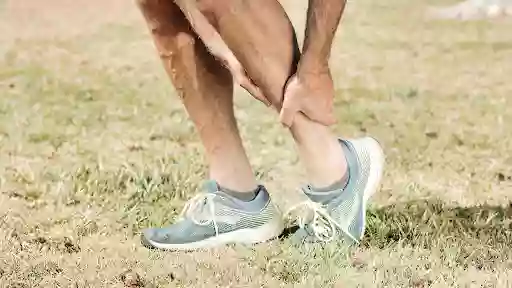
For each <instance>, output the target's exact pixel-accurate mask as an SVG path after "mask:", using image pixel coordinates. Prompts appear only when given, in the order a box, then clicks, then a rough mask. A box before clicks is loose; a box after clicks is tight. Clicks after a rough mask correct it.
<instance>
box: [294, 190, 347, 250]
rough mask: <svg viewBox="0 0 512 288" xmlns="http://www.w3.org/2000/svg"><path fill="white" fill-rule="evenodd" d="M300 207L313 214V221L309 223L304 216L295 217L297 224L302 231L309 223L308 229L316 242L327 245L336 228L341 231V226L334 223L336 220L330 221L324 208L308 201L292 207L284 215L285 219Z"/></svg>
mask: <svg viewBox="0 0 512 288" xmlns="http://www.w3.org/2000/svg"><path fill="white" fill-rule="evenodd" d="M302 207H304V208H306V210H308V211H312V212H313V220H312V221H311V222H310V221H309V219H310V217H307V216H304V215H303V216H299V215H297V216H296V221H297V224H298V225H299V227H300V228H301V229H304V228H305V227H306V224H307V223H308V222H310V223H311V226H310V227H311V229H312V230H313V233H314V236H315V237H316V238H317V239H318V240H320V241H322V242H325V243H328V242H330V241H332V240H333V239H334V237H335V236H336V228H340V229H342V228H341V225H340V224H339V223H338V222H336V220H334V219H332V217H331V216H329V213H328V212H327V211H326V210H325V208H324V207H322V205H320V204H318V203H315V202H312V201H309V200H308V201H304V202H301V203H299V204H297V205H294V206H292V207H291V208H290V209H288V211H287V212H286V213H285V215H286V216H285V217H288V216H290V215H291V214H292V213H293V212H294V211H295V210H298V209H299V208H302Z"/></svg>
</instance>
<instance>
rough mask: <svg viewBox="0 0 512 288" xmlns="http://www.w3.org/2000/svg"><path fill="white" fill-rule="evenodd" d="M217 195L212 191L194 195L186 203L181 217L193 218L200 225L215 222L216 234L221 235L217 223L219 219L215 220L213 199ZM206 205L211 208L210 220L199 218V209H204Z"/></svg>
mask: <svg viewBox="0 0 512 288" xmlns="http://www.w3.org/2000/svg"><path fill="white" fill-rule="evenodd" d="M216 196H217V195H215V194H212V193H201V194H198V195H196V196H194V197H192V198H191V199H190V200H188V201H187V203H186V204H185V207H183V210H182V211H181V213H180V218H187V219H190V220H192V222H194V224H196V225H199V226H208V225H210V224H211V223H213V227H214V229H215V235H219V226H218V225H217V221H216V220H215V202H214V201H213V198H215V197H216ZM204 206H208V210H209V214H210V215H209V217H207V219H208V220H204V219H201V220H197V219H196V217H197V213H198V212H199V210H201V211H202V208H203V207H204Z"/></svg>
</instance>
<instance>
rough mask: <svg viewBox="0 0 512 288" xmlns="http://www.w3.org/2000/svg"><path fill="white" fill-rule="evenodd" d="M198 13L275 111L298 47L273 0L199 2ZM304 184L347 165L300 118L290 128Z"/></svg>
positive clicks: (331, 178)
mask: <svg viewBox="0 0 512 288" xmlns="http://www.w3.org/2000/svg"><path fill="white" fill-rule="evenodd" d="M200 8H201V9H202V11H203V13H205V14H206V15H209V16H210V18H211V19H212V24H213V25H214V26H215V27H216V28H217V29H218V31H219V33H220V35H221V36H222V38H223V39H224V41H225V42H226V43H227V45H228V46H229V48H230V49H231V50H232V51H233V53H234V54H235V55H236V57H237V58H238V60H239V61H240V62H241V63H242V65H243V66H244V68H245V69H246V70H247V73H248V74H249V76H250V77H251V79H252V80H253V81H254V82H255V83H256V85H258V86H259V87H260V88H261V89H262V90H263V92H264V94H265V95H266V96H267V97H269V98H270V100H271V101H272V104H273V105H274V107H275V108H276V109H277V110H280V107H281V105H282V100H283V98H282V97H283V91H284V87H285V84H286V81H287V80H288V78H289V77H290V76H291V75H292V74H293V73H294V72H295V69H296V66H297V61H298V55H299V50H298V45H297V40H296V37H295V34H294V31H293V27H292V25H291V23H290V20H289V19H288V17H287V15H286V13H285V11H284V9H283V8H282V6H281V5H280V4H279V2H277V1H276V0H258V1H244V0H203V1H201V2H200ZM291 132H292V135H293V137H294V139H295V141H296V143H297V147H298V151H299V154H300V157H301V160H302V162H303V163H304V165H305V167H306V172H307V174H308V177H309V181H310V182H311V183H312V184H313V185H314V186H317V187H325V186H329V185H331V184H333V183H335V182H337V181H339V180H341V178H342V177H343V175H344V174H346V171H347V164H346V161H345V158H344V155H343V151H342V149H341V148H340V144H339V143H338V140H337V138H336V137H335V136H334V135H333V134H332V133H331V132H330V131H329V128H328V127H326V126H324V125H321V124H318V123H316V122H312V121H310V120H309V119H308V118H306V117H305V116H303V115H300V116H298V117H297V118H296V120H295V122H294V125H293V126H292V127H291Z"/></svg>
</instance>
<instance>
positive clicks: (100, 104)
mask: <svg viewBox="0 0 512 288" xmlns="http://www.w3.org/2000/svg"><path fill="white" fill-rule="evenodd" d="M43 3H44V4H43ZM72 3H73V5H72ZM104 3H106V2H105V1H79V2H76V1H73V2H71V1H63V0H62V1H57V0H51V1H49V0H47V1H35V0H33V1H27V0H23V1H21V0H11V1H7V2H5V1H3V2H2V1H0V13H1V16H0V32H1V33H0V62H1V63H0V91H1V93H2V94H1V97H0V287H11V288H12V287H142V286H144V287H175V286H178V287H205V286H210V287H211V286H218V287H256V286H264V287H276V286H284V287H329V286H333V287H354V286H359V287H446V286H454V287H510V286H511V285H512V284H511V283H512V274H511V272H510V270H511V269H510V268H511V267H512V262H511V256H512V249H510V247H512V246H511V245H512V243H511V242H512V241H511V237H512V236H511V231H512V229H511V228H512V227H510V225H511V223H512V212H511V207H510V204H509V203H510V200H511V198H512V196H511V195H512V193H511V192H512V158H511V156H510V151H512V138H511V136H510V135H512V134H511V133H512V129H511V128H510V125H509V123H512V114H510V113H507V112H506V111H507V107H512V106H511V105H512V103H511V98H510V95H509V94H510V91H512V84H511V83H510V77H509V75H512V66H511V65H510V63H512V53H511V52H512V51H511V50H512V34H511V33H509V32H510V28H511V26H512V22H511V21H510V20H508V19H500V20H495V21H492V22H488V21H479V22H469V23H457V22H435V21H432V20H427V19H424V18H422V16H421V15H422V14H423V11H424V10H423V8H424V5H423V4H422V3H413V2H410V1H405V0H392V1H388V2H382V3H376V2H375V1H368V0H364V1H359V2H350V4H349V6H348V9H347V13H346V15H345V17H344V20H343V24H342V28H341V31H340V34H339V36H340V37H339V38H338V40H337V42H336V47H335V48H334V53H333V58H332V64H333V69H334V72H335V76H336V84H337V87H338V93H337V94H338V95H337V98H336V105H337V108H336V109H337V113H338V118H339V124H338V125H337V126H336V127H335V129H336V131H338V132H339V133H340V135H343V136H347V137H356V136H359V135H363V134H367V133H368V134H371V135H374V136H376V137H377V138H379V140H380V141H381V142H382V143H383V144H384V146H385V148H386V154H387V157H388V161H387V162H388V164H387V167H386V175H385V178H384V183H383V187H382V190H381V192H380V193H379V194H377V196H376V197H375V201H374V206H373V207H372V209H371V210H370V212H369V229H368V233H367V237H366V238H365V241H364V243H363V244H362V245H361V246H360V247H356V248H351V249H348V248H346V247H343V246H342V245H339V244H331V245H328V246H327V247H324V248H323V249H320V248H318V247H314V248H312V249H311V250H307V251H304V250H302V249H296V248H293V247H292V246H291V245H290V243H288V240H286V239H285V240H282V241H274V242H272V243H268V244H264V245H258V246H255V247H239V246H236V247H226V248H219V249H215V250H213V251H199V252H194V253H164V252H159V251H148V250H147V249H145V248H144V247H142V246H141V245H140V243H139V240H138V237H137V233H138V232H139V230H140V228H141V227H145V226H147V225H160V224H164V223H167V222H169V221H172V220H173V219H174V216H175V215H176V214H177V212H179V209H180V208H181V205H182V203H183V201H185V200H186V199H187V198H188V197H190V196H191V195H192V194H193V193H195V192H196V191H197V188H198V184H200V183H201V180H203V179H204V169H205V166H204V164H203V161H202V150H201V146H200V143H199V142H198V138H197V135H196V134H195V132H194V129H193V126H192V125H191V123H190V122H189V121H187V117H186V114H185V113H184V111H183V109H182V107H181V105H180V103H179V102H178V101H177V98H175V97H174V96H173V95H172V94H174V92H173V90H172V86H171V85H170V84H169V82H168V81H167V80H166V77H165V74H164V72H163V69H162V67H161V65H160V62H159V60H158V58H157V56H156V54H155V53H154V49H153V47H152V44H151V42H150V39H149V36H148V35H147V32H146V29H145V26H144V24H143V22H142V19H141V17H139V15H138V13H137V11H136V10H135V7H134V5H133V3H131V2H130V1H121V0H120V1H108V4H104ZM438 3H439V4H447V3H442V1H438ZM105 5H106V6H105ZM287 8H288V9H289V11H290V12H291V15H292V18H293V20H294V21H295V23H297V27H299V29H300V27H301V22H302V20H303V16H302V14H301V13H303V11H304V10H303V8H304V3H300V4H297V2H289V3H287ZM239 92H240V90H239ZM236 105H237V108H238V109H237V116H238V119H239V120H240V126H241V130H242V134H243V136H244V139H245V140H246V144H247V149H248V151H249V154H250V157H251V161H252V163H253V164H254V166H255V169H256V171H257V173H258V177H260V179H261V180H262V181H263V182H264V183H266V184H267V185H268V186H269V188H270V189H271V193H272V194H273V196H274V197H275V198H276V199H277V201H278V202H279V204H280V205H281V206H282V207H283V208H285V207H287V206H288V205H291V204H292V202H294V201H295V200H298V199H299V198H300V195H299V193H298V192H297V191H296V190H295V189H296V188H297V187H299V185H300V184H302V179H303V178H302V171H300V169H299V168H297V167H298V166H299V165H297V161H298V160H297V157H296V155H295V153H294V151H293V149H292V147H293V143H292V141H291V139H290V137H289V136H288V134H287V133H286V131H284V130H283V128H282V127H281V126H280V125H279V124H278V123H277V117H276V115H274V114H272V113H271V112H268V111H265V108H264V107H262V105H259V104H258V103H256V102H255V101H253V100H252V99H251V98H250V97H247V96H246V95H245V94H243V93H241V92H240V93H238V94H237V104H236ZM248 108H250V109H248ZM262 115H265V116H263V117H262ZM274 144H276V145H274ZM290 199H293V201H291V200H290ZM207 281H208V282H209V284H207V283H206V282H207Z"/></svg>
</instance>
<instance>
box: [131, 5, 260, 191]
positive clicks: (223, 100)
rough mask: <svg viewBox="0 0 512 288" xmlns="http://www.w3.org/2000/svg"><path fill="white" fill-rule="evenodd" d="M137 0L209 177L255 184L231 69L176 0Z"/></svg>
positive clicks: (246, 186)
mask: <svg viewBox="0 0 512 288" xmlns="http://www.w3.org/2000/svg"><path fill="white" fill-rule="evenodd" d="M138 3H139V5H140V9H141V11H142V13H143V15H144V17H145V19H146V21H147V23H148V26H149V29H150V31H151V34H152V37H153V41H154V43H155V46H156V48H157V50H158V52H159V53H160V55H161V58H162V60H163V64H164V67H165V69H166V71H167V73H168V74H169V76H170V78H171V80H172V82H173V84H174V86H175V88H176V89H177V90H178V93H179V95H180V97H181V99H182V101H183V104H184V106H185V109H186V110H187V112H188V114H189V116H190V118H191V120H192V121H193V122H194V124H195V126H196V128H197V131H198V133H199V135H200V137H201V140H202V143H203V145H204V148H205V150H206V151H205V152H206V157H207V160H208V163H209V165H210V177H211V178H212V179H215V180H216V181H218V182H219V184H221V185H222V186H225V187H226V188H229V189H232V190H236V191H252V190H254V189H255V188H256V186H257V185H256V181H255V178H254V176H253V171H252V170H251V167H250V164H249V160H248V159H247V156H246V153H245V150H244V148H243V146H242V140H241V139H240V136H239V133H238V129H237V124H236V120H235V117H234V112H233V82H232V77H231V75H230V74H229V71H227V70H226V69H225V68H224V67H222V66H221V65H220V64H219V63H218V62H217V61H216V60H215V59H214V58H213V57H212V56H211V55H210V54H209V53H208V51H207V50H206V48H205V47H204V45H203V43H202V42H201V41H199V40H198V39H197V37H196V35H195V33H194V32H193V31H192V30H191V28H190V26H189V23H188V21H187V20H186V19H185V18H184V16H183V13H182V12H181V10H180V9H179V8H178V7H177V6H176V5H175V4H174V3H173V1H172V0H139V1H138ZM234 175H236V177H233V176H234Z"/></svg>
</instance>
